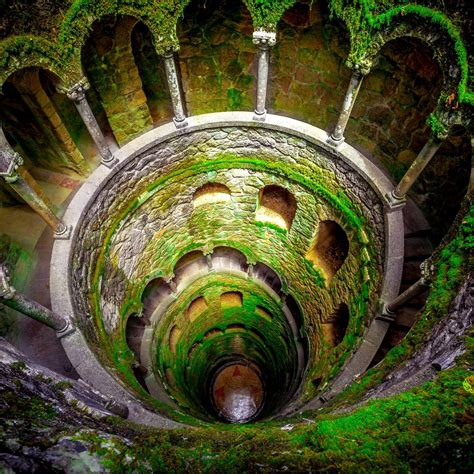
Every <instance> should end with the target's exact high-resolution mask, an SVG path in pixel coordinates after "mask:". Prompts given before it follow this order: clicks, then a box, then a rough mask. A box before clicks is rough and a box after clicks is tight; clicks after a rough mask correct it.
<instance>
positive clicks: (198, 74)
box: [177, 0, 255, 115]
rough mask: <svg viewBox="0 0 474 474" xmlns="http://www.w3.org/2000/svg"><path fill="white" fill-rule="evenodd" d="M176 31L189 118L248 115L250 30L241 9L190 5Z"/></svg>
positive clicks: (223, 0) (225, 0)
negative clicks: (244, 112) (227, 113)
mask: <svg viewBox="0 0 474 474" xmlns="http://www.w3.org/2000/svg"><path fill="white" fill-rule="evenodd" d="M177 30H178V39H179V44H180V46H181V49H180V51H179V57H178V58H179V66H180V69H181V75H182V81H183V89H184V95H185V99H186V108H187V110H188V112H189V114H190V115H197V114H203V113H208V112H217V111H224V110H252V108H253V102H254V82H255V79H254V74H253V71H254V61H255V53H254V51H253V47H252V46H251V45H250V44H249V43H250V41H251V35H252V31H253V25H252V19H251V17H250V13H249V12H248V10H247V8H246V7H245V5H244V3H243V2H241V1H238V2H236V1H235V0H234V1H231V0H207V1H206V2H202V1H200V0H193V1H191V2H189V5H188V6H187V7H186V9H185V10H184V14H183V19H182V21H180V22H178V28H177ZM249 46H250V47H251V48H252V49H251V50H249Z"/></svg>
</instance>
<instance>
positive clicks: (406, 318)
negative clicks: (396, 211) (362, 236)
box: [370, 200, 433, 367]
mask: <svg viewBox="0 0 474 474" xmlns="http://www.w3.org/2000/svg"><path fill="white" fill-rule="evenodd" d="M403 222H404V227H405V259H404V263H403V274H402V281H401V285H400V293H402V292H403V291H405V290H406V289H407V288H409V287H410V286H411V285H413V283H415V282H416V281H417V280H419V278H420V276H421V269H420V265H421V264H422V263H423V261H424V260H426V258H428V257H429V256H430V255H431V254H432V252H433V246H432V244H431V241H430V236H431V228H430V226H429V224H428V222H427V221H426V219H425V218H424V217H423V215H422V214H421V211H420V210H419V209H418V207H417V206H416V205H415V204H414V203H413V201H411V200H408V202H407V205H406V207H405V209H404V212H403ZM426 297H427V291H425V292H423V293H421V294H419V295H418V296H416V297H414V298H413V299H411V300H410V301H407V302H406V303H405V304H404V305H403V306H402V307H400V308H399V309H398V310H397V311H396V317H395V321H393V322H392V323H391V324H390V327H389V329H388V331H387V334H386V335H385V338H384V340H383V342H382V344H381V346H380V348H379V350H378V351H377V353H376V354H375V356H374V359H373V360H372V362H371V364H370V367H374V366H375V365H376V364H378V363H379V362H380V361H381V360H382V359H383V358H384V357H385V355H386V354H387V352H388V351H389V350H390V349H392V347H395V346H396V345H398V344H399V343H400V342H401V341H402V339H403V338H404V337H405V336H406V335H407V333H408V331H409V330H410V329H411V327H412V326H413V324H414V323H415V321H416V320H417V319H418V318H419V317H420V315H421V313H422V312H423V309H424V306H425V303H426Z"/></svg>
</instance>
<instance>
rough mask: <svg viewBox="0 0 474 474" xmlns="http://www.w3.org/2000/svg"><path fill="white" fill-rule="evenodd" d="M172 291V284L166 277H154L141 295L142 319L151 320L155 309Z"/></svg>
mask: <svg viewBox="0 0 474 474" xmlns="http://www.w3.org/2000/svg"><path fill="white" fill-rule="evenodd" d="M172 293H173V291H172V289H171V286H170V285H169V283H167V282H166V281H165V279H164V278H161V277H160V278H154V279H153V280H151V281H149V282H148V284H147V285H146V287H145V289H144V290H143V293H142V296H141V301H142V304H143V310H142V311H143V315H142V319H143V320H144V321H146V322H149V321H150V320H151V316H152V314H153V312H154V311H155V309H156V308H157V307H158V306H159V305H160V304H161V303H162V302H163V301H164V300H166V299H167V298H168V297H169V296H170V295H171V294H172Z"/></svg>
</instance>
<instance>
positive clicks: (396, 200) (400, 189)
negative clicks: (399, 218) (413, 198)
mask: <svg viewBox="0 0 474 474" xmlns="http://www.w3.org/2000/svg"><path fill="white" fill-rule="evenodd" d="M445 138H446V136H436V137H435V136H432V137H431V138H430V139H429V140H428V142H427V143H426V144H425V146H424V147H423V149H422V150H421V151H420V153H419V154H418V156H417V157H416V158H415V160H414V161H413V163H412V164H411V166H410V168H408V170H407V172H406V173H405V175H404V176H403V178H402V179H401V180H400V182H399V183H398V185H397V186H396V187H395V189H393V190H392V191H390V193H388V194H387V199H388V201H389V204H390V207H392V208H397V207H402V206H404V205H405V203H406V194H407V192H408V191H409V190H410V188H411V187H412V186H413V184H414V183H415V181H416V180H417V178H418V176H420V174H421V172H422V171H423V170H424V169H425V167H426V165H427V164H428V163H429V162H430V161H431V158H433V156H434V155H435V153H436V152H437V151H438V149H439V147H440V146H441V145H442V144H443V140H444V139H445Z"/></svg>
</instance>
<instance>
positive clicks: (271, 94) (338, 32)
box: [267, 1, 350, 130]
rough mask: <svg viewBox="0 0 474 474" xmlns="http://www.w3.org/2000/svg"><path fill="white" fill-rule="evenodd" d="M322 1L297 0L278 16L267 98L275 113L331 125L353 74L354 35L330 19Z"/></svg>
mask: <svg viewBox="0 0 474 474" xmlns="http://www.w3.org/2000/svg"><path fill="white" fill-rule="evenodd" d="M323 3H324V2H302V1H296V2H294V4H293V5H292V6H291V7H290V8H288V9H287V10H286V12H285V13H284V14H283V16H282V18H281V20H280V21H279V23H278V40H277V42H276V44H275V46H274V47H273V48H272V50H271V58H272V62H271V67H270V74H271V80H270V81H269V87H268V101H267V102H268V111H269V112H271V113H275V114H278V115H284V116H288V117H291V118H295V119H298V120H303V121H305V122H307V123H310V124H312V125H315V126H317V127H320V128H322V129H324V130H330V129H331V128H333V126H334V125H335V123H336V121H337V117H338V111H339V110H340V108H341V105H342V98H343V97H344V94H345V92H346V90H347V83H348V82H349V78H350V70H349V69H348V68H347V67H346V66H345V65H344V61H345V59H346V58H347V54H348V53H349V48H348V47H347V46H346V44H347V45H348V43H349V41H348V36H349V35H348V31H347V25H346V23H345V22H343V21H339V19H338V18H335V19H333V20H331V21H330V20H329V18H328V13H327V8H326V7H325V6H324V4H323ZM334 20H335V21H334ZM346 38H347V41H346ZM288 57H291V58H292V61H288Z"/></svg>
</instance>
